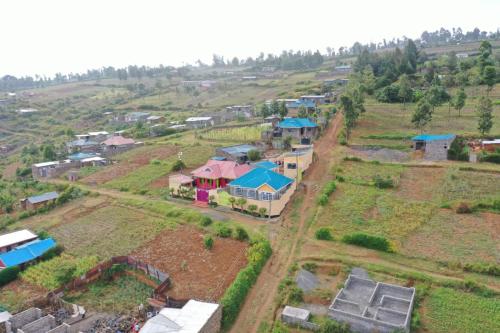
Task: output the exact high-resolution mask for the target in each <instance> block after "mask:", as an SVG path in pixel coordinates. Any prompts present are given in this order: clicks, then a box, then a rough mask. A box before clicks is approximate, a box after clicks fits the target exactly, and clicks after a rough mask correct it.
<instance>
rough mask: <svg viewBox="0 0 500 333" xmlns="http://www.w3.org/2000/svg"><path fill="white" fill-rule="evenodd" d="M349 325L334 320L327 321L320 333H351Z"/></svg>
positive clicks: (322, 325)
mask: <svg viewBox="0 0 500 333" xmlns="http://www.w3.org/2000/svg"><path fill="white" fill-rule="evenodd" d="M350 332H351V330H350V329H349V325H348V324H341V323H339V322H337V321H335V320H332V319H326V320H325V321H324V322H323V324H321V327H320V329H319V333H350Z"/></svg>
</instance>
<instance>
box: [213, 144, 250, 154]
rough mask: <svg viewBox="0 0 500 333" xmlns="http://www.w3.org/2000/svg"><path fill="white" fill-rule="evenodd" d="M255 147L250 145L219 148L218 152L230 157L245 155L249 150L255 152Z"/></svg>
mask: <svg viewBox="0 0 500 333" xmlns="http://www.w3.org/2000/svg"><path fill="white" fill-rule="evenodd" d="M256 149H257V147H255V146H252V145H236V146H229V147H221V148H219V149H218V150H220V151H223V152H225V153H226V154H230V155H246V154H248V152H249V151H250V150H256Z"/></svg>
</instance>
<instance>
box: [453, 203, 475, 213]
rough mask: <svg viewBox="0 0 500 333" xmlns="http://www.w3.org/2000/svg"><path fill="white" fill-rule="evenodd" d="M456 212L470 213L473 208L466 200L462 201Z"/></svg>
mask: <svg viewBox="0 0 500 333" xmlns="http://www.w3.org/2000/svg"><path fill="white" fill-rule="evenodd" d="M456 212H457V214H470V213H472V209H470V207H469V205H467V204H466V203H465V202H462V203H460V204H459V205H458V207H457V210H456Z"/></svg>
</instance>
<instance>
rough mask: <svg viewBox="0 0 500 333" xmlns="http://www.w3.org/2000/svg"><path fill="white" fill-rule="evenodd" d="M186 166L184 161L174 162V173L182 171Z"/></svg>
mask: <svg viewBox="0 0 500 333" xmlns="http://www.w3.org/2000/svg"><path fill="white" fill-rule="evenodd" d="M185 168H186V165H185V164H184V162H183V161H182V160H177V161H175V162H174V164H173V165H172V171H181V170H182V169H185Z"/></svg>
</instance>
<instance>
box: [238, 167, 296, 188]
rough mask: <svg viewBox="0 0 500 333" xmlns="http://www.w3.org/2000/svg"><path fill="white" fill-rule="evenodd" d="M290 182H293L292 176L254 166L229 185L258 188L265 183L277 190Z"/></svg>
mask: <svg viewBox="0 0 500 333" xmlns="http://www.w3.org/2000/svg"><path fill="white" fill-rule="evenodd" d="M291 183H293V179H292V178H288V177H286V176H283V175H282V174H279V173H277V172H274V171H272V170H267V169H263V168H255V169H253V170H252V171H250V172H248V173H246V174H244V175H243V176H241V177H239V178H237V179H235V180H233V181H232V182H231V183H229V186H234V187H244V188H252V189H258V188H259V187H261V186H262V185H264V184H267V185H269V186H271V187H272V188H273V189H274V190H276V191H279V190H280V189H282V188H283V187H285V186H287V185H288V184H291Z"/></svg>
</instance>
